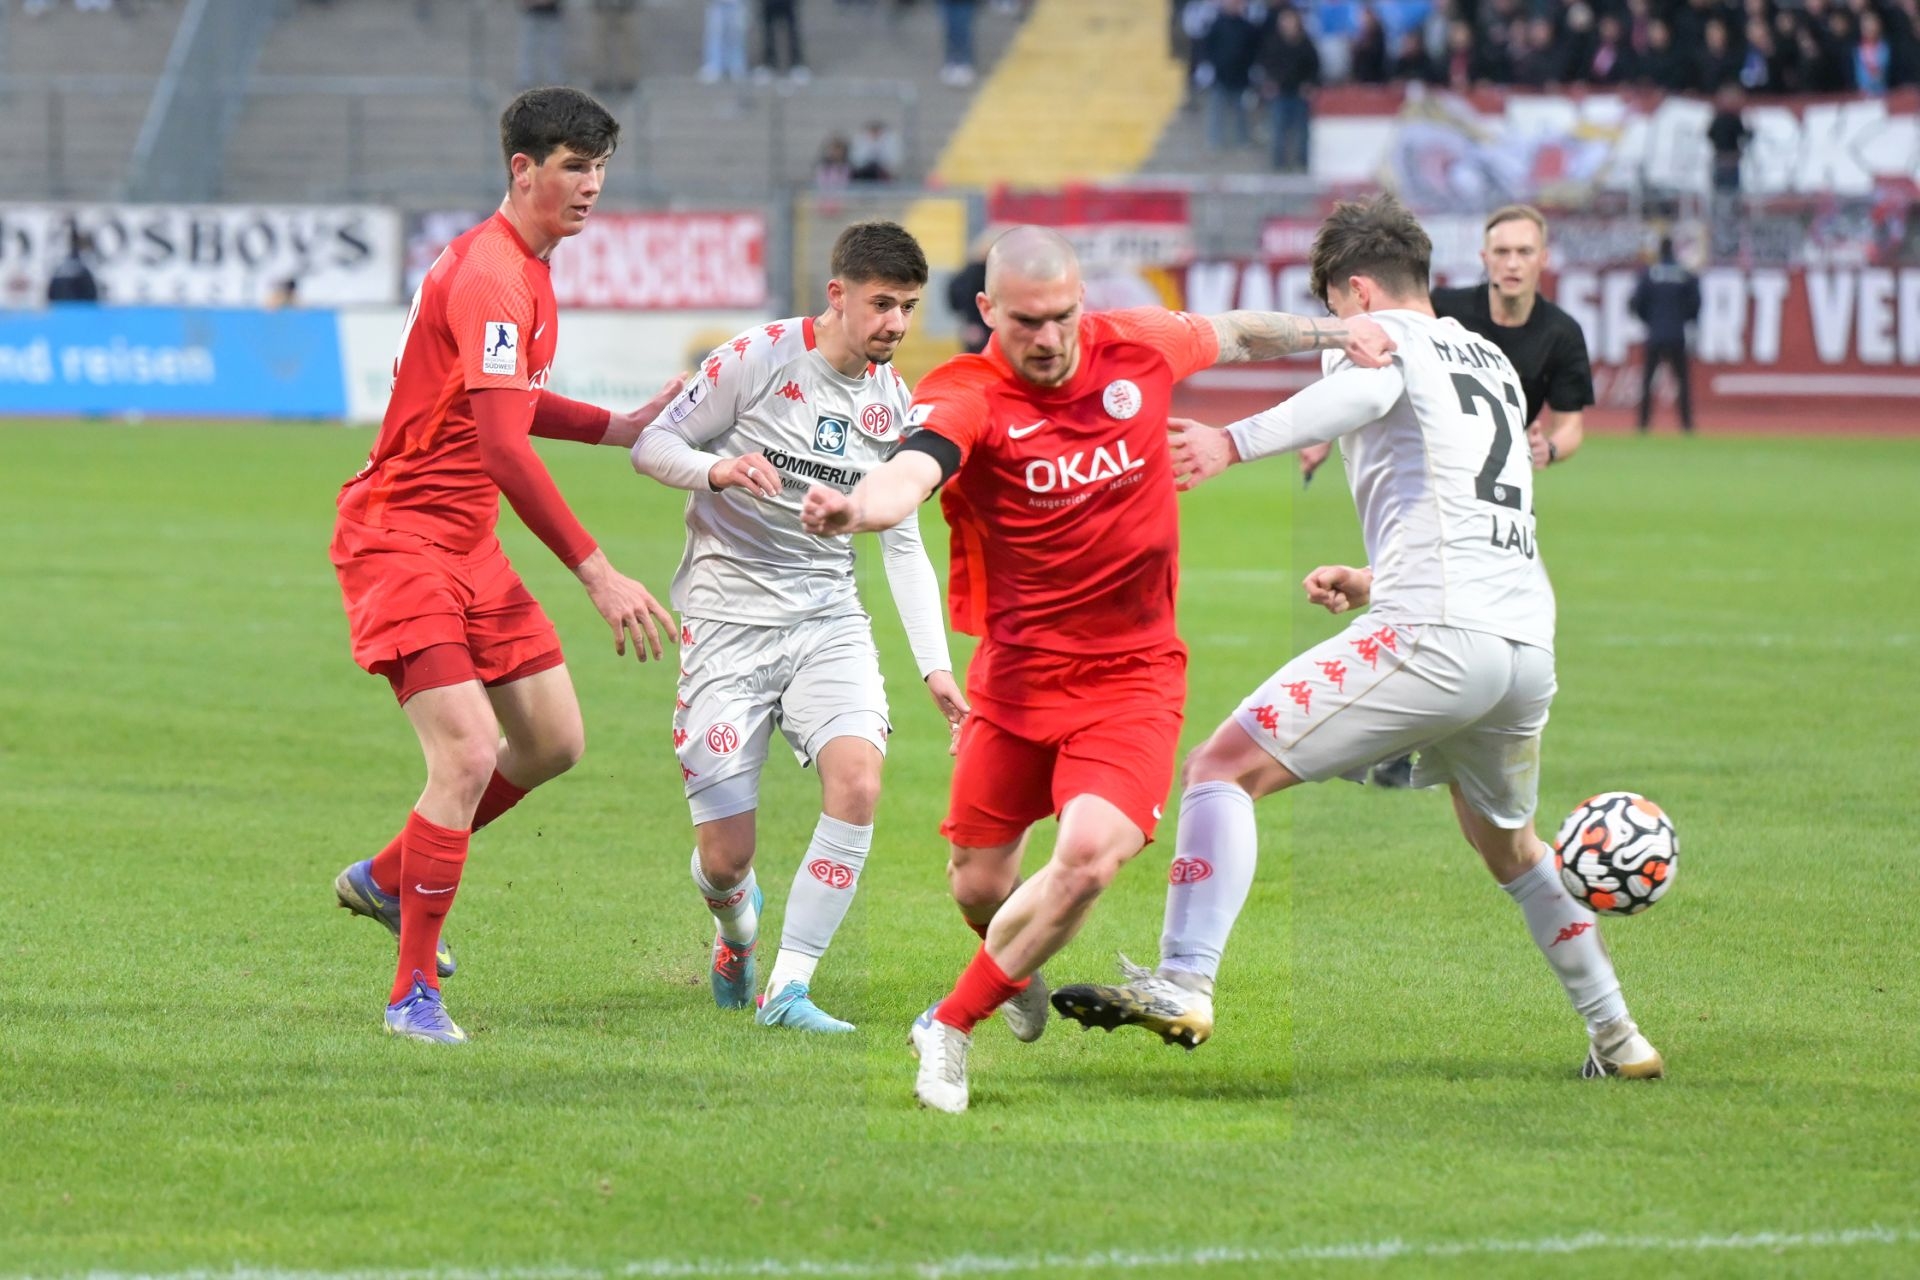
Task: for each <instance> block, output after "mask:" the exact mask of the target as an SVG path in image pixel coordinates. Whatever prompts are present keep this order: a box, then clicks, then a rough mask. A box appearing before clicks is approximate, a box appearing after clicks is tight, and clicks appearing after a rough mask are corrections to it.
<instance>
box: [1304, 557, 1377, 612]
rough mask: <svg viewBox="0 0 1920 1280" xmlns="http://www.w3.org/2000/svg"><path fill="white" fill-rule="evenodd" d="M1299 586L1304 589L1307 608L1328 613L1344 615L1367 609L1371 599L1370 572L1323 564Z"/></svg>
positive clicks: (1371, 579)
mask: <svg viewBox="0 0 1920 1280" xmlns="http://www.w3.org/2000/svg"><path fill="white" fill-rule="evenodd" d="M1300 585H1302V586H1303V587H1305V588H1306V589H1307V601H1308V603H1309V604H1317V605H1319V606H1320V607H1321V608H1323V609H1325V610H1326V611H1327V612H1328V613H1345V612H1347V610H1349V609H1364V608H1366V607H1367V601H1368V600H1370V599H1371V598H1372V596H1373V570H1371V569H1355V568H1352V567H1351V566H1348V565H1344V564H1323V565H1321V566H1320V567H1319V568H1318V569H1315V570H1314V571H1313V572H1312V573H1310V574H1308V575H1307V576H1306V579H1305V580H1304V581H1303V582H1302V583H1301V584H1300Z"/></svg>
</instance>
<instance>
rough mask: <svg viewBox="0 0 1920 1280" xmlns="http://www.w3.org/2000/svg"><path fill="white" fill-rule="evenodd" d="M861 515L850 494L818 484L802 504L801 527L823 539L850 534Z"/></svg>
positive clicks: (809, 491)
mask: <svg viewBox="0 0 1920 1280" xmlns="http://www.w3.org/2000/svg"><path fill="white" fill-rule="evenodd" d="M859 514H860V508H859V507H857V506H855V505H854V501H853V498H852V496H851V495H850V494H845V493H842V492H840V491H839V490H838V489H831V488H828V487H827V486H826V485H824V484H817V485H815V486H813V488H811V489H809V490H807V496H806V500H805V501H803V502H802V503H801V504H800V527H801V528H803V529H805V530H806V531H807V532H808V533H812V534H818V535H820V536H823V537H824V536H829V535H832V534H836V533H850V532H852V531H853V525H854V521H855V519H856V518H857V517H858V516H859Z"/></svg>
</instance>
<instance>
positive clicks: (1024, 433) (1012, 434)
mask: <svg viewBox="0 0 1920 1280" xmlns="http://www.w3.org/2000/svg"><path fill="white" fill-rule="evenodd" d="M1046 425H1047V420H1046V419H1045V418H1042V419H1040V421H1038V422H1036V423H1034V424H1033V425H1031V426H1026V427H1008V428H1007V436H1008V438H1009V439H1013V440H1024V439H1026V438H1027V437H1028V436H1030V435H1032V434H1033V433H1034V432H1036V431H1038V430H1039V429H1040V428H1042V427H1044V426H1046Z"/></svg>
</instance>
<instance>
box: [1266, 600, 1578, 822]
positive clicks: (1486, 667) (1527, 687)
mask: <svg viewBox="0 0 1920 1280" xmlns="http://www.w3.org/2000/svg"><path fill="white" fill-rule="evenodd" d="M1554 688H1555V686H1554V679H1553V652H1552V650H1549V649H1542V648H1539V647H1538V646H1536V645H1530V644H1521V643H1519V642H1517V641H1513V640H1507V639H1504V638H1502V637H1500V636H1496V635H1489V634H1487V633H1486V632H1483V631H1463V630H1460V629H1459V628H1456V627H1442V626H1435V625H1433V624H1431V623H1420V624H1412V623H1401V624H1393V623H1389V622H1386V621H1384V620H1382V619H1379V618H1373V617H1365V616H1363V617H1361V618H1360V619H1358V620H1357V621H1355V622H1354V623H1353V625H1352V626H1350V627H1348V628H1347V629H1346V630H1345V631H1343V632H1341V633H1340V634H1339V635H1337V636H1334V637H1333V638H1332V639H1329V640H1326V641H1323V642H1322V643H1320V644H1317V645H1315V646H1314V647H1313V648H1311V649H1309V650H1307V651H1306V652H1305V653H1303V654H1301V655H1300V656H1299V657H1297V658H1295V659H1294V660H1293V661H1291V662H1289V663H1287V665H1286V666H1284V667H1282V668H1280V670H1279V671H1277V672H1275V673H1274V674H1273V675H1272V676H1271V677H1270V678H1269V679H1268V680H1267V682H1266V683H1265V684H1263V685H1261V686H1260V688H1259V689H1258V690H1256V691H1255V692H1254V694H1253V695H1252V696H1251V697H1249V698H1247V699H1246V700H1245V701H1244V702H1242V703H1241V704H1240V707H1239V709H1238V710H1237V711H1235V712H1234V713H1233V720H1234V723H1235V724H1237V725H1239V726H1240V727H1241V728H1242V729H1244V730H1245V731H1246V733H1247V736H1248V737H1250V738H1252V739H1253V740H1254V741H1255V742H1257V743H1259V744H1260V745H1261V746H1263V747H1265V748H1266V749H1267V751H1268V752H1270V753H1271V754H1272V756H1273V758H1274V759H1276V760H1278V761H1279V762H1280V763H1281V764H1283V765H1285V766H1286V767H1287V769H1288V770H1289V771H1290V772H1291V773H1293V774H1294V775H1295V776H1296V777H1298V778H1300V779H1302V780H1303V781H1307V782H1320V781H1323V780H1325V779H1327V778H1348V779H1351V780H1353V781H1355V782H1358V781H1360V780H1362V779H1363V778H1364V777H1365V776H1366V772H1367V769H1368V768H1369V767H1370V766H1372V765H1374V764H1377V763H1378V762H1380V761H1382V760H1391V759H1393V758H1395V757H1396V756H1403V755H1405V754H1407V753H1408V752H1409V751H1416V750H1417V751H1419V752H1420V758H1419V761H1418V763H1417V764H1416V765H1415V767H1414V771H1413V784H1414V785H1415V786H1417V787H1426V786H1433V785H1434V784H1436V783H1441V782H1457V783H1459V784H1460V790H1461V792H1462V794H1463V795H1464V796H1465V797H1466V801H1467V804H1468V805H1469V806H1470V807H1471V808H1472V809H1473V811H1474V812H1475V813H1478V814H1479V815H1480V816H1482V817H1483V818H1485V819H1487V820H1488V821H1489V822H1491V823H1493V824H1494V825H1495V826H1498V827H1503V828H1506V829H1507V830H1516V829H1518V828H1520V827H1524V826H1525V825H1526V824H1527V823H1528V822H1529V821H1530V820H1531V819H1532V817H1533V811H1534V808H1535V807H1536V805H1537V804H1538V803H1539V798H1540V734H1541V732H1542V731H1543V730H1544V729H1545V728H1546V726H1547V709H1548V707H1549V706H1551V705H1552V703H1553V694H1554Z"/></svg>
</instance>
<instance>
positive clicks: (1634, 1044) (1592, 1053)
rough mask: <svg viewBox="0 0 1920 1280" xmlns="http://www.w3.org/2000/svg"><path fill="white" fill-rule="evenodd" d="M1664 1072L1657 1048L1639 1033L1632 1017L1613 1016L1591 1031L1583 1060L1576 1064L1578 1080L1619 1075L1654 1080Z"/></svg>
mask: <svg viewBox="0 0 1920 1280" xmlns="http://www.w3.org/2000/svg"><path fill="white" fill-rule="evenodd" d="M1666 1073H1667V1064H1666V1062H1665V1061H1664V1060H1662V1059H1661V1057H1660V1051H1659V1050H1658V1049H1656V1048H1654V1047H1653V1045H1652V1043H1650V1042H1649V1041H1648V1040H1647V1038H1646V1037H1645V1036H1643V1035H1641V1034H1640V1028H1639V1027H1637V1026H1635V1025H1634V1021H1633V1019H1632V1018H1615V1019H1614V1020H1613V1021H1612V1022H1608V1023H1603V1024H1602V1025H1601V1027H1600V1029H1599V1030H1598V1031H1596V1032H1594V1033H1593V1036H1592V1042H1591V1043H1590V1044H1589V1045H1588V1047H1587V1060H1586V1061H1585V1062H1584V1063H1582V1064H1581V1066H1580V1075H1581V1078H1582V1079H1586V1080H1598V1079H1600V1078H1601V1077H1603V1076H1619V1077H1620V1078H1621V1079H1622V1080H1658V1079H1659V1078H1660V1077H1661V1076H1663V1075H1665V1074H1666Z"/></svg>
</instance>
